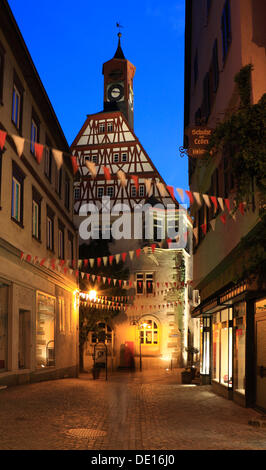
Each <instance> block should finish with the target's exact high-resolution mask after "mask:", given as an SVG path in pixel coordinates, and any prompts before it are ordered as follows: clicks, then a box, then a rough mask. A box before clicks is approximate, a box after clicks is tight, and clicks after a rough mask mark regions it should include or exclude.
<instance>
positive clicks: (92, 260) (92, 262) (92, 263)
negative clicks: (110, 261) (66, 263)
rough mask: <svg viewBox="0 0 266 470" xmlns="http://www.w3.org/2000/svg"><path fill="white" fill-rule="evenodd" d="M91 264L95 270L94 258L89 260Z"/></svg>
mask: <svg viewBox="0 0 266 470" xmlns="http://www.w3.org/2000/svg"><path fill="white" fill-rule="evenodd" d="M89 262H90V267H91V268H93V266H94V258H90V259H89Z"/></svg>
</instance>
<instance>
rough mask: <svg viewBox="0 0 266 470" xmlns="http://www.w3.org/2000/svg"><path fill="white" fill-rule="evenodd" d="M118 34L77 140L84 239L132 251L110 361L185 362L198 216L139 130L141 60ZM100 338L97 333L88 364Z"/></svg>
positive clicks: (78, 211)
mask: <svg viewBox="0 0 266 470" xmlns="http://www.w3.org/2000/svg"><path fill="white" fill-rule="evenodd" d="M118 36H119V42H118V47H117V51H116V53H115V55H114V57H113V58H112V59H111V60H109V61H108V62H106V63H105V64H104V65H103V75H104V109H103V111H101V112H99V113H96V114H93V115H89V116H88V117H87V119H86V121H85V123H84V125H83V127H82V129H81V130H80V132H79V133H78V135H77V137H76V138H75V140H74V142H73V144H72V145H71V150H72V152H73V155H75V156H76V158H77V160H78V163H79V176H78V177H77V178H76V181H75V183H74V185H75V186H74V192H75V193H74V194H75V203H74V208H75V221H76V222H75V223H76V227H77V228H79V235H80V244H81V245H82V244H84V243H90V240H91V239H92V238H94V239H95V238H96V239H97V238H100V239H101V238H102V239H104V240H109V253H110V254H111V255H113V256H116V255H118V256H120V255H122V254H123V253H126V254H127V257H126V259H125V263H124V267H125V268H126V269H128V272H129V277H128V282H127V289H128V295H129V296H130V297H131V298H133V299H134V300H133V302H132V303H131V305H128V306H127V307H126V309H123V313H122V312H121V314H119V315H117V316H116V317H115V318H114V319H113V321H112V324H109V325H104V324H103V325H102V326H103V329H106V328H107V329H108V335H109V339H107V340H106V341H107V343H108V342H109V348H110V350H111V352H110V354H109V358H110V365H112V367H114V368H118V367H128V366H129V358H130V357H131V358H132V356H133V358H135V362H136V364H138V363H139V358H140V355H141V360H142V365H143V367H144V368H158V367H165V364H166V363H167V364H168V365H169V363H170V362H171V360H172V366H174V367H177V366H179V367H180V366H182V365H185V364H186V358H187V352H186V346H187V341H188V330H189V326H188V324H189V310H190V309H189V299H188V281H190V280H191V269H189V268H190V264H191V253H190V251H191V246H192V245H191V242H192V240H191V234H192V224H191V220H190V219H189V217H188V216H187V213H186V212H185V211H182V210H181V209H180V208H179V205H178V203H177V201H176V200H175V198H174V196H173V191H172V189H173V188H170V187H169V186H167V185H166V184H165V182H164V181H163V179H162V177H161V175H160V174H159V172H158V170H157V169H156V168H155V166H154V164H153V162H152V160H151V159H150V157H149V156H148V155H147V153H146V152H145V150H144V148H143V146H142V144H141V143H140V141H139V139H138V138H137V137H136V135H135V133H134V127H133V123H134V93H133V78H134V74H135V67H134V65H132V64H131V63H130V62H129V61H128V60H126V58H125V56H124V53H123V51H122V48H121V43H120V38H121V34H120V33H119V35H118ZM121 213H122V214H123V215H122V216H121ZM88 214H90V223H89V222H88V219H87V215H88ZM167 240H168V242H167ZM151 246H152V248H151ZM138 250H139V252H138ZM129 252H131V253H133V254H134V253H136V252H138V254H139V255H138V256H136V254H135V255H134V256H132V257H130V256H129ZM96 256H97V254H95V257H96ZM181 265H182V266H183V271H181ZM103 276H105V275H104V274H103ZM130 285H131V287H130ZM88 289H90V287H89V285H88ZM143 325H145V326H143ZM106 331H107V330H106ZM94 341H96V339H95V335H94V334H93V333H92V334H91V335H89V338H88V343H87V349H86V353H85V366H86V364H87V367H90V366H91V364H92V354H93V347H94ZM141 348H142V352H141ZM165 361H166V362H165Z"/></svg>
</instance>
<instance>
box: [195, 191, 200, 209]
mask: <svg viewBox="0 0 266 470" xmlns="http://www.w3.org/2000/svg"><path fill="white" fill-rule="evenodd" d="M193 196H194V198H195V199H196V203H197V204H198V206H199V207H201V206H202V201H201V197H200V193H195V192H193Z"/></svg>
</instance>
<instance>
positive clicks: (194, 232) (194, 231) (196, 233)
mask: <svg viewBox="0 0 266 470" xmlns="http://www.w3.org/2000/svg"><path fill="white" fill-rule="evenodd" d="M193 234H194V237H195V238H197V236H198V229H197V227H195V228H193Z"/></svg>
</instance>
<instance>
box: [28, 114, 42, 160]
mask: <svg viewBox="0 0 266 470" xmlns="http://www.w3.org/2000/svg"><path fill="white" fill-rule="evenodd" d="M33 129H34V130H35V132H34V135H33ZM34 139H35V140H34ZM39 141H40V120H39V118H38V116H37V114H36V113H35V111H34V109H33V108H32V113H31V125H30V151H31V153H32V155H34V156H35V143H39Z"/></svg>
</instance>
